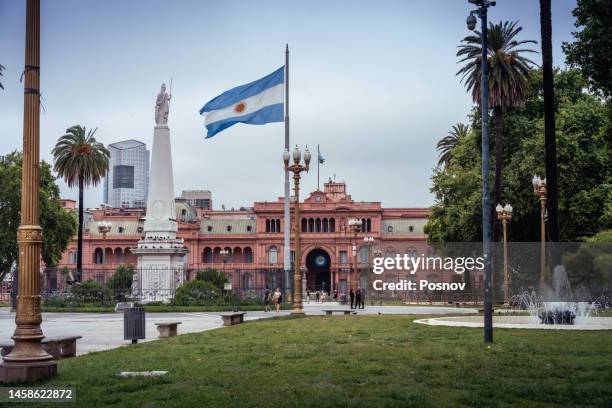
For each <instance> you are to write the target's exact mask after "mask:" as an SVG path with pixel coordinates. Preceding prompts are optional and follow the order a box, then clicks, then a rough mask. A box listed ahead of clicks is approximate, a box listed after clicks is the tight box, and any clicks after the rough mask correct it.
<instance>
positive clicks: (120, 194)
mask: <svg viewBox="0 0 612 408" xmlns="http://www.w3.org/2000/svg"><path fill="white" fill-rule="evenodd" d="M108 150H109V152H110V160H109V169H108V174H107V175H106V177H105V179H104V203H105V204H108V205H109V206H111V207H113V208H145V207H146V205H147V194H148V186H149V151H148V150H147V146H146V145H145V144H144V143H142V142H139V141H137V140H125V141H122V142H117V143H113V144H110V145H108Z"/></svg>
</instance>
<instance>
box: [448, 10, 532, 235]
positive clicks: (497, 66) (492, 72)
mask: <svg viewBox="0 0 612 408" xmlns="http://www.w3.org/2000/svg"><path fill="white" fill-rule="evenodd" d="M522 29H523V28H522V27H520V26H519V25H518V22H516V21H515V22H509V21H504V22H501V21H500V22H499V23H497V24H494V23H490V24H489V28H488V30H487V38H488V44H487V48H488V53H489V58H488V61H487V62H488V65H489V104H490V106H491V108H492V109H493V122H494V124H495V178H494V203H497V202H500V201H501V179H502V144H503V140H504V137H503V115H504V111H505V110H507V109H510V108H513V107H516V106H519V105H520V104H521V103H522V102H523V100H524V99H525V98H526V96H527V95H528V94H529V82H528V80H527V78H528V76H529V73H530V71H531V66H532V65H535V64H534V63H533V61H531V60H530V59H528V58H527V57H525V55H524V54H526V53H530V52H531V53H533V52H536V51H534V50H531V49H528V48H524V46H525V45H526V44H535V43H536V42H535V41H533V40H522V41H518V40H517V39H516V37H517V36H518V34H519V33H520V32H521V31H522ZM481 44H482V33H481V32H479V31H474V35H470V36H467V37H465V38H464V39H463V41H462V44H460V45H459V51H457V56H458V57H461V59H460V60H459V63H465V65H463V67H461V69H460V70H459V71H458V72H457V75H461V81H462V82H463V83H464V84H465V87H466V88H467V90H468V91H470V92H471V93H472V99H473V100H474V102H475V103H477V104H478V105H480V92H481V89H480V88H481V79H480V78H481V72H482V46H481ZM498 238H499V228H497V224H494V227H493V240H494V241H497V240H498Z"/></svg>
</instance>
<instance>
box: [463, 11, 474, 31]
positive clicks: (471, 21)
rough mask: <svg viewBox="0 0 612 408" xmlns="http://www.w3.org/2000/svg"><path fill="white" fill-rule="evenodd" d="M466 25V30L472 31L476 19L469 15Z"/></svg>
mask: <svg viewBox="0 0 612 408" xmlns="http://www.w3.org/2000/svg"><path fill="white" fill-rule="evenodd" d="M465 22H466V24H467V28H468V30H470V31H474V29H475V28H476V17H474V15H473V14H470V15H469V16H468V17H467V20H466V21H465Z"/></svg>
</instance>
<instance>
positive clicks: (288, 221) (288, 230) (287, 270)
mask: <svg viewBox="0 0 612 408" xmlns="http://www.w3.org/2000/svg"><path fill="white" fill-rule="evenodd" d="M285 149H286V150H289V44H287V45H286V48H285ZM284 210H285V211H284V218H285V226H284V227H285V228H284V233H285V242H284V249H285V251H284V256H283V260H284V264H283V266H284V268H285V302H290V301H291V292H290V289H289V288H290V279H289V274H290V271H291V247H290V245H291V241H290V237H289V235H290V234H291V219H290V218H289V216H290V212H289V171H288V170H285V208H284Z"/></svg>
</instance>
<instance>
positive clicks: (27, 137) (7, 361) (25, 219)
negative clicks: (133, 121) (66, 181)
mask: <svg viewBox="0 0 612 408" xmlns="http://www.w3.org/2000/svg"><path fill="white" fill-rule="evenodd" d="M25 43H26V50H25V69H24V71H23V73H24V98H23V104H24V115H23V159H22V169H23V174H22V177H21V215H20V217H21V220H20V225H19V228H18V229H17V242H18V244H19V271H18V274H19V285H18V288H17V291H18V292H17V312H16V315H15V323H16V328H15V332H14V334H13V337H12V339H13V340H14V342H15V346H14V347H13V350H12V351H11V352H10V353H9V354H7V355H5V356H4V357H3V362H2V364H1V365H0V382H2V383H23V382H28V383H31V382H35V381H39V380H43V379H45V378H49V377H52V376H54V375H55V374H56V373H57V363H56V362H55V360H53V357H52V356H51V355H50V354H49V353H47V352H46V351H45V350H44V349H43V347H42V344H41V340H42V339H43V338H44V337H45V336H44V334H43V331H42V329H41V327H40V324H41V322H42V315H41V312H40V300H41V296H40V250H41V246H42V229H41V227H40V224H39V223H40V220H39V215H40V208H39V200H38V198H39V193H38V189H39V182H40V173H39V168H40V0H28V1H27V5H26V41H25Z"/></svg>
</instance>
